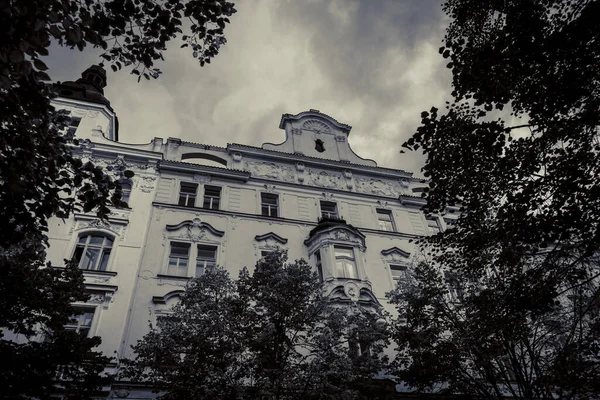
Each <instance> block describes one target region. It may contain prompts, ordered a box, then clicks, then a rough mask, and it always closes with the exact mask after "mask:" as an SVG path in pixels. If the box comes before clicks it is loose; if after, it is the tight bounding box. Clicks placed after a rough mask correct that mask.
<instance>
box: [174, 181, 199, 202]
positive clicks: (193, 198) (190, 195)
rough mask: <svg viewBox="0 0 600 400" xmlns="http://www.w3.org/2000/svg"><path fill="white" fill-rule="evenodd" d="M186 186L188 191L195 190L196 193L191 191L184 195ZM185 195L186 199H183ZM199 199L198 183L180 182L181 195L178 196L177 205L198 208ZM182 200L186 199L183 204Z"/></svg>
mask: <svg viewBox="0 0 600 400" xmlns="http://www.w3.org/2000/svg"><path fill="white" fill-rule="evenodd" d="M184 186H186V187H187V188H188V189H192V188H194V192H193V193H192V192H191V191H189V192H185V193H184V191H183V188H184ZM184 195H185V198H184V197H183V196H184ZM197 198H198V184H197V183H194V182H186V181H180V182H179V195H178V200H177V205H179V206H182V207H189V208H193V207H195V206H196V199H197ZM182 199H184V201H183V202H182V201H181V200H182ZM190 203H191V204H190Z"/></svg>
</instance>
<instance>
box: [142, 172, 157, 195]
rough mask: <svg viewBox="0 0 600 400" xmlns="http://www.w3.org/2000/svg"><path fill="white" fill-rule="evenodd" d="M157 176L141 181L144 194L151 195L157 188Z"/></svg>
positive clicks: (147, 177) (145, 177)
mask: <svg viewBox="0 0 600 400" xmlns="http://www.w3.org/2000/svg"><path fill="white" fill-rule="evenodd" d="M155 181H156V177H155V176H144V177H143V178H142V180H141V184H140V188H141V189H142V192H144V193H151V192H152V191H153V190H154V187H155Z"/></svg>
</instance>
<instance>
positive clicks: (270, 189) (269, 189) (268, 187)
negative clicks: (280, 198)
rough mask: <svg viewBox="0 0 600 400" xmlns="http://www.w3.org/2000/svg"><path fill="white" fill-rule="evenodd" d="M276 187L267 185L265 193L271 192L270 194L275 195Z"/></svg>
mask: <svg viewBox="0 0 600 400" xmlns="http://www.w3.org/2000/svg"><path fill="white" fill-rule="evenodd" d="M275 188H276V186H275V185H271V184H268V183H265V191H267V192H269V193H275Z"/></svg>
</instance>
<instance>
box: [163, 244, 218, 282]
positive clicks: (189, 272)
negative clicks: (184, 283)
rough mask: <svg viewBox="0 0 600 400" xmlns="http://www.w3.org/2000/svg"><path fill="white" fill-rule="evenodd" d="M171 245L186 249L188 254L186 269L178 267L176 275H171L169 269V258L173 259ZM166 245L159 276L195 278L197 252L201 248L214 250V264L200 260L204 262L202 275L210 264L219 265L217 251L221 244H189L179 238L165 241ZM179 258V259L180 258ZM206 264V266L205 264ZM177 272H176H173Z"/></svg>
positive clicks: (206, 260)
mask: <svg viewBox="0 0 600 400" xmlns="http://www.w3.org/2000/svg"><path fill="white" fill-rule="evenodd" d="M173 244H176V245H179V247H180V248H183V247H185V248H187V250H188V253H187V256H188V257H187V268H183V266H181V267H179V268H180V269H179V270H178V271H179V273H178V274H173V273H171V270H170V269H169V268H170V266H171V258H175V257H172V256H171V254H172V253H171V249H172V247H173ZM167 245H168V246H165V247H166V251H165V256H164V261H163V267H162V268H161V270H160V271H161V272H160V273H159V275H161V274H162V275H164V276H167V277H173V278H190V279H191V278H195V277H197V275H196V274H197V268H198V261H199V258H200V257H199V254H200V252H199V250H200V249H201V248H204V249H209V248H210V249H211V250H214V255H215V258H214V262H213V263H211V262H210V260H208V259H200V260H201V261H205V263H204V266H203V268H204V270H203V271H202V274H204V272H206V267H207V266H210V264H213V265H215V266H216V265H218V263H219V249H220V246H221V243H215V242H204V241H203V242H189V241H185V240H179V238H168V239H167ZM180 258H181V257H180ZM207 262H208V264H207ZM178 266H179V264H178ZM184 270H185V274H184V273H183V271H184ZM175 272H177V271H175Z"/></svg>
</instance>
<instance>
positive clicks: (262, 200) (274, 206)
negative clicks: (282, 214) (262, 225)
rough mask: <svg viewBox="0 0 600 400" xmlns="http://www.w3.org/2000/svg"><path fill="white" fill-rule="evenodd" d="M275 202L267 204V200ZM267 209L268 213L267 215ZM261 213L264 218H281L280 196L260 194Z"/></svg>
mask: <svg viewBox="0 0 600 400" xmlns="http://www.w3.org/2000/svg"><path fill="white" fill-rule="evenodd" d="M269 197H270V199H271V200H274V202H275V204H269V203H265V198H267V199H268V198H269ZM265 207H267V213H266V214H265ZM273 209H274V210H275V215H272V214H273V212H272V210H273ZM260 213H261V215H262V216H263V217H271V218H279V195H278V194H277V193H267V192H260Z"/></svg>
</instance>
